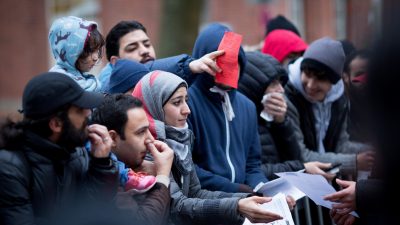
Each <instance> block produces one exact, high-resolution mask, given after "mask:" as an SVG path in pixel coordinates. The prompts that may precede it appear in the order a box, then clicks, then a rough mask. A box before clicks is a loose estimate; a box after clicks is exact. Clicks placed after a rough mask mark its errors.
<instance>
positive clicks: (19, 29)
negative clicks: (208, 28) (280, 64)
mask: <svg viewBox="0 0 400 225" xmlns="http://www.w3.org/2000/svg"><path fill="white" fill-rule="evenodd" d="M395 2H396V0H35V1H32V0H17V1H16V0H1V1H0V17H1V19H0V40H1V41H0V49H1V51H0V60H1V67H0V116H4V115H18V114H17V113H16V112H17V110H18V109H20V108H21V96H22V91H23V88H24V86H25V84H26V83H27V82H28V80H29V79H31V78H32V77H33V76H35V75H37V74H39V73H42V72H45V71H48V69H49V68H50V67H51V66H53V63H54V61H53V59H52V55H51V52H50V50H49V44H48V39H47V36H48V30H49V27H50V25H51V23H52V22H53V21H54V19H55V18H58V17H61V16H68V15H73V16H78V17H82V18H85V19H88V20H94V21H96V22H97V23H98V24H99V30H100V31H101V33H102V34H103V35H104V36H106V35H107V33H108V31H109V30H110V28H111V27H112V26H114V25H115V24H116V23H117V22H119V21H120V20H132V19H134V20H138V21H140V22H141V23H143V25H144V26H145V27H146V28H147V31H148V35H149V37H150V39H151V41H152V42H153V45H154V46H155V49H156V53H157V57H158V58H162V57H166V56H172V55H177V54H181V53H187V54H191V50H192V47H193V45H194V41H195V39H196V36H197V34H198V32H199V30H200V29H201V28H202V26H204V25H206V24H207V23H210V22H214V21H218V22H222V23H224V24H227V25H229V26H230V27H231V28H232V29H233V30H234V31H235V32H237V33H240V34H242V35H243V46H244V47H245V48H246V49H247V50H252V49H255V48H257V46H259V45H260V43H261V42H262V41H263V40H264V35H265V31H266V24H267V22H268V21H269V20H270V19H271V18H273V17H275V16H276V15H278V14H281V15H284V16H285V17H286V18H288V19H289V20H291V21H292V22H293V23H294V24H295V25H296V26H297V28H298V29H299V31H300V33H301V36H302V38H303V39H304V40H306V41H307V42H308V43H310V42H312V41H313V40H315V39H318V38H320V37H323V36H330V37H332V38H335V39H338V40H343V39H347V40H349V41H351V42H352V43H353V44H354V45H355V46H356V47H357V48H363V47H366V46H368V45H369V44H370V43H371V42H372V41H373V40H372V37H373V36H374V35H372V34H379V32H380V31H381V29H382V22H381V21H383V20H384V19H386V18H385V17H390V16H391V14H390V13H388V12H389V11H390V10H391V9H392V8H393V7H394V5H395ZM397 2H398V1H397ZM105 63H106V60H105V59H104V58H103V62H102V64H100V65H98V66H97V67H96V68H95V69H93V70H92V71H91V73H93V74H94V75H97V74H98V72H99V71H100V70H101V68H102V67H103V66H104V65H105Z"/></svg>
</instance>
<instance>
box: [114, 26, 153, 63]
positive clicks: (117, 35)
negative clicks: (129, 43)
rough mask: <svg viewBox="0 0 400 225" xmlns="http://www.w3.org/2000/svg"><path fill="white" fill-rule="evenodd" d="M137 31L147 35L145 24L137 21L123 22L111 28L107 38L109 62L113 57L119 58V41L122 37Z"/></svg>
mask: <svg viewBox="0 0 400 225" xmlns="http://www.w3.org/2000/svg"><path fill="white" fill-rule="evenodd" d="M135 30H142V31H143V32H145V33H147V31H146V28H145V27H144V26H143V24H141V23H139V22H138V21H136V20H130V21H121V22H119V23H117V24H116V25H115V26H114V27H113V28H111V30H110V32H108V34H107V37H106V56H107V60H108V61H110V59H111V56H113V55H115V56H119V53H118V52H119V41H120V39H121V37H122V36H124V35H125V34H127V33H129V32H132V31H135Z"/></svg>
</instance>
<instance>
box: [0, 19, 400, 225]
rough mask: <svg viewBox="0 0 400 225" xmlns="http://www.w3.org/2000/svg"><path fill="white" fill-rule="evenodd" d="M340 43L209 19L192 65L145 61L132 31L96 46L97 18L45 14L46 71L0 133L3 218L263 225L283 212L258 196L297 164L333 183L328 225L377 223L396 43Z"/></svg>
mask: <svg viewBox="0 0 400 225" xmlns="http://www.w3.org/2000/svg"><path fill="white" fill-rule="evenodd" d="M227 40H230V41H231V43H230V45H227V44H226V41H227ZM343 43H344V42H343V41H338V40H335V39H332V38H330V37H321V38H320V39H317V40H315V41H313V42H311V43H306V41H304V40H303V39H302V37H301V36H300V32H299V31H298V30H297V29H296V27H295V26H294V25H293V24H292V23H291V22H290V21H289V20H287V19H286V18H285V17H283V16H278V17H276V18H275V19H272V20H271V21H270V22H269V24H268V27H267V32H266V36H265V40H264V43H263V46H262V48H261V49H259V50H255V51H247V52H245V51H244V49H243V48H242V46H241V35H240V34H237V33H235V32H234V31H232V30H231V29H230V28H228V27H227V26H225V25H223V24H220V23H212V24H209V25H208V26H206V27H205V28H204V29H203V30H202V31H201V32H200V34H199V35H198V37H197V39H196V41H195V43H194V47H193V52H192V55H187V54H182V55H177V56H171V57H168V58H161V59H157V58H156V53H155V50H154V48H153V45H152V43H151V40H150V39H149V37H148V35H147V30H146V28H145V27H144V26H143V25H142V24H141V23H140V22H138V21H134V20H132V21H121V22H119V23H117V24H116V25H115V26H114V27H113V28H112V29H111V30H110V31H109V32H108V34H107V35H106V36H105V37H104V36H103V34H101V33H100V32H99V30H98V27H97V23H96V22H94V21H88V20H85V19H82V18H78V17H74V16H67V17H62V18H59V19H57V20H55V21H54V22H53V24H52V26H51V28H50V31H49V44H50V48H51V51H52V53H53V56H54V58H55V60H56V63H55V65H54V66H53V67H52V68H50V70H49V71H48V72H44V73H42V74H39V75H36V76H35V77H34V78H33V79H31V80H30V81H29V83H28V84H27V85H26V86H25V89H24V93H23V95H22V102H23V104H22V109H21V113H22V114H23V119H22V120H21V121H13V120H11V119H9V118H3V119H2V122H1V124H0V126H1V131H0V149H1V150H0V165H1V166H0V184H1V187H0V223H1V224H10V225H11V224H64V223H65V224H71V223H74V224H91V223H93V224H95V223H96V224H154V225H159V224H243V222H244V220H245V219H246V218H247V219H248V220H249V221H250V222H252V223H269V222H273V221H275V220H279V219H282V215H278V214H276V213H273V212H269V211H267V210H264V209H262V208H261V207H260V204H263V203H267V202H270V201H271V200H272V198H271V197H272V196H262V194H260V193H258V192H256V191H255V188H256V187H257V186H258V185H259V184H263V183H265V182H268V181H270V180H273V179H276V178H277V176H276V175H275V173H277V172H292V171H300V170H304V172H305V173H309V174H317V175H321V176H323V177H324V178H326V180H327V181H329V182H330V183H332V184H333V185H334V186H335V187H336V188H337V192H335V193H332V194H330V195H327V196H323V197H324V198H325V199H326V200H330V201H332V202H334V204H333V207H332V209H331V210H330V212H329V214H328V217H330V219H332V220H333V221H334V222H335V223H336V224H338V225H341V224H343V225H345V224H346V225H350V224H379V223H382V221H385V223H386V222H388V221H389V219H390V218H391V217H390V216H389V217H386V215H387V213H385V212H386V211H384V210H386V207H380V205H379V203H380V201H382V200H380V199H382V198H384V197H383V196H385V194H388V193H395V192H394V190H396V189H395V188H394V187H396V186H395V185H394V183H392V181H390V179H388V177H389V176H388V175H389V174H391V175H394V176H395V173H394V172H393V171H395V169H394V168H393V167H394V166H395V165H396V164H395V159H396V158H395V159H393V158H391V157H388V156H387V154H390V152H389V151H393V152H394V149H395V145H392V143H393V140H395V138H396V137H395V133H396V132H395V128H397V127H398V125H399V124H398V123H397V120H396V119H395V115H396V113H395V112H396V111H395V110H394V112H392V111H390V110H388V107H387V106H386V105H384V104H383V103H382V102H383V100H382V98H385V99H386V100H385V101H389V102H394V101H396V100H397V99H396V98H395V97H394V96H392V95H391V92H390V91H392V90H395V85H396V84H397V82H396V79H399V78H398V77H396V76H395V73H396V70H397V68H396V60H395V54H396V53H397V52H396V51H397V50H398V49H399V47H398V46H399V45H398V44H397V45H396V42H395V41H394V40H393V39H388V40H386V41H382V42H379V44H380V45H379V44H377V47H375V48H371V49H370V50H356V49H355V48H354V47H353V49H350V50H349V49H348V48H347V47H345V45H344V44H343ZM390 44H392V45H390ZM227 46H228V47H227ZM395 47H397V48H395ZM103 52H105V56H106V59H107V61H108V63H107V65H106V66H105V67H104V68H103V70H102V71H101V73H100V74H99V76H95V75H93V74H90V71H91V69H92V68H93V67H94V66H95V65H97V64H98V63H99V62H100V61H101V59H102V57H103ZM378 77H379V78H378ZM380 77H387V79H388V80H387V81H386V82H382V81H381V80H382V78H380ZM391 80H393V81H391ZM386 85H389V88H386ZM382 91H383V92H382ZM380 92H381V93H380ZM366 99H370V102H369V101H367V100H366ZM371 109H374V110H371ZM396 109H397V108H396ZM366 112H371V113H366ZM397 115H398V114H397ZM371 118H374V119H371ZM377 129H379V130H380V131H382V133H381V134H379V135H377V134H376V133H374V132H373V131H374V130H377ZM383 131H385V132H383ZM383 133H384V135H383ZM389 137H390V138H392V139H390V140H391V142H388V141H387V140H388V139H389ZM397 154H398V153H397ZM334 164H340V171H339V173H330V172H329V171H328V170H329V168H331V167H332V165H334ZM360 171H367V172H369V173H370V176H369V177H366V178H365V179H361V178H360V177H359V176H358V175H359V174H360ZM339 178H340V179H339ZM388 184H389V185H390V186H391V189H390V190H389V191H388V192H386V193H385V189H384V187H385V185H388ZM286 202H287V204H288V207H289V208H290V209H293V208H294V207H295V206H296V201H295V200H294V199H293V197H292V196H286ZM352 211H356V212H357V213H358V214H359V218H357V217H354V216H353V215H352V214H350V213H351V212H352ZM384 218H386V219H387V220H384ZM385 223H382V224H385Z"/></svg>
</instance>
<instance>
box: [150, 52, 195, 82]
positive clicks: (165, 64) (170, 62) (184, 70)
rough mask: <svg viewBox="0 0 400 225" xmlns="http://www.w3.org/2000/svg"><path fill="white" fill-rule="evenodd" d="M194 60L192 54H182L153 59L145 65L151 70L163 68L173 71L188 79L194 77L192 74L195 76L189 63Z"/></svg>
mask: <svg viewBox="0 0 400 225" xmlns="http://www.w3.org/2000/svg"><path fill="white" fill-rule="evenodd" d="M193 60H194V59H193V58H192V57H191V56H189V55H186V54H181V55H177V56H172V57H168V58H163V59H157V60H153V61H150V62H147V63H145V66H146V67H147V68H148V69H149V70H150V71H153V70H163V71H167V72H170V73H173V74H175V75H177V76H179V77H181V78H182V79H184V80H185V81H186V80H188V79H192V78H191V76H194V74H193V73H192V71H191V70H190V68H189V63H190V62H192V61H193Z"/></svg>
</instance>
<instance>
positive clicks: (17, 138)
mask: <svg viewBox="0 0 400 225" xmlns="http://www.w3.org/2000/svg"><path fill="white" fill-rule="evenodd" d="M70 107H71V105H70V104H67V105H65V106H63V107H61V108H60V109H59V110H58V111H57V112H56V113H54V114H52V115H51V116H48V117H45V118H41V119H29V118H26V117H25V118H24V119H23V120H22V121H19V122H15V121H13V120H11V119H10V118H6V119H2V121H0V148H6V149H15V148H17V147H18V146H20V144H21V143H23V141H24V139H25V138H24V133H25V131H27V130H29V131H31V132H33V133H35V134H37V135H39V136H40V137H43V138H48V137H49V136H50V135H51V134H52V130H51V129H50V127H49V122H50V119H51V118H53V117H58V118H60V119H61V120H62V121H65V119H66V118H68V109H69V108H70Z"/></svg>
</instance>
